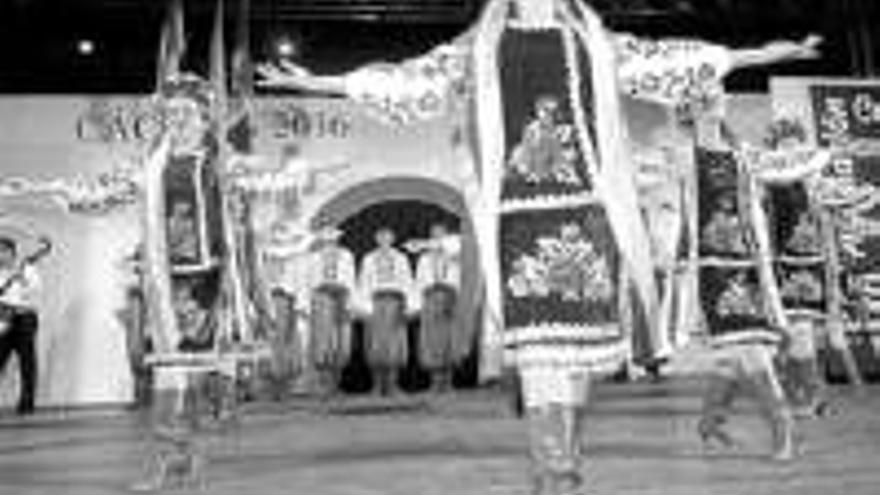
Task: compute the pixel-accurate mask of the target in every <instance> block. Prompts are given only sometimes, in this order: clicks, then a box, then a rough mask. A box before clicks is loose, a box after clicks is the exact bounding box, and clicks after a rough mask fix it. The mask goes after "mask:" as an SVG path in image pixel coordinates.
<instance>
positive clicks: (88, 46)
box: [76, 39, 95, 56]
mask: <svg viewBox="0 0 880 495" xmlns="http://www.w3.org/2000/svg"><path fill="white" fill-rule="evenodd" d="M76 51H77V53H79V54H80V55H86V56H88V55H92V54H93V53H95V42H94V41H92V40H89V39H82V40H79V41H77V43H76Z"/></svg>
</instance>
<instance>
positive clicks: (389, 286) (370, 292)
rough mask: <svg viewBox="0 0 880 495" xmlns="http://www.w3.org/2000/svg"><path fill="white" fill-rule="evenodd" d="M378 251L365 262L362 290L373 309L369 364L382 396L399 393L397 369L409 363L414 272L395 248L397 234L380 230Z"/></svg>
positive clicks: (367, 335) (385, 228)
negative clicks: (408, 318) (409, 314)
mask: <svg viewBox="0 0 880 495" xmlns="http://www.w3.org/2000/svg"><path fill="white" fill-rule="evenodd" d="M375 239H376V245H377V247H376V249H374V250H372V251H370V252H369V253H367V255H366V256H365V257H364V259H363V261H362V262H361V269H360V277H359V279H358V290H359V292H360V295H361V296H360V297H361V298H362V301H364V303H365V306H366V307H368V308H370V309H369V318H368V322H367V334H366V338H365V341H366V345H365V347H366V349H367V361H368V362H369V364H370V367H371V368H372V369H373V373H374V376H376V378H377V380H378V385H379V386H378V388H377V390H378V391H379V393H380V394H382V395H387V394H389V393H394V392H396V389H397V370H398V369H399V368H401V367H402V366H404V365H405V364H406V360H407V355H408V352H409V348H408V345H407V334H406V314H407V311H408V309H407V308H408V307H409V306H410V305H411V304H412V303H411V302H410V300H411V293H412V287H413V278H412V270H411V268H410V266H409V260H408V259H407V257H406V255H405V254H403V252H401V251H399V250H398V249H397V248H395V247H394V232H393V231H392V230H391V229H389V228H387V227H382V228H380V229H378V230H377V231H376V234H375Z"/></svg>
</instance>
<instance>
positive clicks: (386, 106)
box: [257, 42, 468, 124]
mask: <svg viewBox="0 0 880 495" xmlns="http://www.w3.org/2000/svg"><path fill="white" fill-rule="evenodd" d="M467 59H468V57H467V50H466V47H464V46H462V44H461V43H455V42H453V43H451V44H448V45H441V46H439V47H437V48H435V49H433V50H431V51H430V52H428V53H427V54H425V55H422V56H420V57H416V58H414V59H411V60H406V61H403V62H401V63H397V64H392V63H377V64H370V65H367V66H364V67H361V68H359V69H356V70H354V71H352V72H348V73H344V74H339V75H329V76H327V75H316V74H313V73H311V72H310V71H308V70H307V69H305V68H303V67H300V66H298V65H296V64H293V63H291V62H284V61H282V62H279V63H278V64H262V65H260V66H259V67H258V68H257V71H258V73H259V74H260V75H261V76H262V78H263V79H262V81H260V83H259V84H260V85H262V86H266V87H276V88H288V89H297V90H304V91H313V92H319V93H330V94H336V95H341V96H345V97H347V98H350V99H352V100H354V101H355V102H357V103H360V104H362V105H364V106H365V107H367V108H368V109H370V110H373V111H374V112H375V113H377V114H378V115H379V116H380V117H382V118H384V119H386V120H391V121H392V122H395V123H403V124H405V123H409V122H412V121H417V120H427V119H429V118H432V117H435V116H438V115H441V114H443V113H445V112H446V111H447V109H448V108H449V104H450V102H451V101H452V100H454V99H455V98H456V96H457V95H458V94H459V93H461V91H462V90H463V88H464V80H465V75H466V72H467V70H466V69H467Z"/></svg>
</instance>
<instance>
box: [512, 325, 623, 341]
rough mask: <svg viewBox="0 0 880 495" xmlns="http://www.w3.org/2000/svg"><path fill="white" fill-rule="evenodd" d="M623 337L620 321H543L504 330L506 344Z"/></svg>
mask: <svg viewBox="0 0 880 495" xmlns="http://www.w3.org/2000/svg"><path fill="white" fill-rule="evenodd" d="M619 337H623V331H622V330H621V328H620V325H619V324H618V323H609V324H606V325H578V324H565V323H541V324H537V325H533V326H529V327H525V328H511V329H507V330H505V331H504V336H503V341H504V344H505V345H518V344H520V343H524V342H529V343H531V342H538V344H537V345H541V344H540V341H542V340H549V341H556V340H579V341H590V340H607V339H611V338H619Z"/></svg>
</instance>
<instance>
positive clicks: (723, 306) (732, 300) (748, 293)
mask: <svg viewBox="0 0 880 495" xmlns="http://www.w3.org/2000/svg"><path fill="white" fill-rule="evenodd" d="M756 289H757V287H756V286H755V284H752V283H750V282H749V281H748V280H747V278H746V273H745V272H744V271H738V272H736V273H734V274H733V275H732V276H731V277H730V279H729V280H728V281H727V287H725V289H724V292H722V293H721V295H720V296H718V302H717V304H716V306H715V310H716V312H717V313H718V316H720V317H722V318H725V317H756V318H760V317H761V316H763V314H764V312H763V306H762V305H761V300H760V299H759V298H758V296H757V293H756V292H757V290H756Z"/></svg>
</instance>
